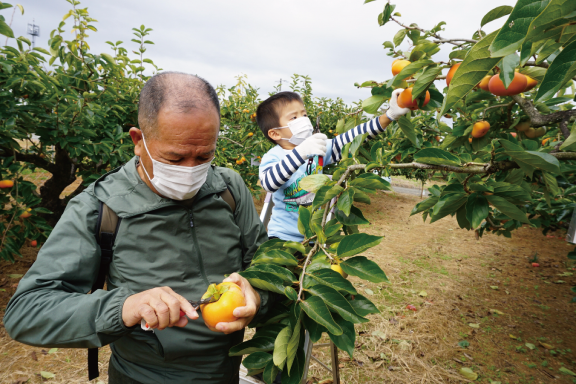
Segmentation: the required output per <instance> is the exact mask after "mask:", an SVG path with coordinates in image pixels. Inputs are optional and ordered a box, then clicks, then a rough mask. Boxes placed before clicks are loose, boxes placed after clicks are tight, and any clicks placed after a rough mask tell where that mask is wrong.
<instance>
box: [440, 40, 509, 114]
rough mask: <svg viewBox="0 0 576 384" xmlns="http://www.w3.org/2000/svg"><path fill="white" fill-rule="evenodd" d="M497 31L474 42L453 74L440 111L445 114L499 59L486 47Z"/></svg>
mask: <svg viewBox="0 0 576 384" xmlns="http://www.w3.org/2000/svg"><path fill="white" fill-rule="evenodd" d="M497 33H498V31H495V32H492V33H491V34H489V35H488V36H486V37H484V38H483V39H482V40H480V41H479V42H478V43H476V44H475V45H474V46H473V47H472V48H471V49H470V52H468V55H466V58H465V59H464V61H463V62H462V64H460V66H459V67H458V70H457V71H456V73H455V74H454V77H453V78H452V81H451V82H450V87H449V88H448V93H447V94H446V97H445V98H444V104H443V105H442V112H440V115H444V114H446V113H447V112H448V111H449V110H450V108H452V107H453V106H454V105H455V104H456V103H457V102H458V101H460V100H461V99H462V98H463V97H464V96H466V95H467V94H468V92H470V91H471V90H472V89H473V88H474V87H475V86H476V85H478V83H480V81H481V80H482V79H483V78H484V76H486V75H487V74H488V72H489V71H490V70H491V69H492V68H494V66H495V65H496V64H498V62H499V61H500V57H501V56H499V57H490V51H489V50H488V47H489V45H490V43H491V42H492V41H493V40H494V37H496V34H497Z"/></svg>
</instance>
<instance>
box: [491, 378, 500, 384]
mask: <svg viewBox="0 0 576 384" xmlns="http://www.w3.org/2000/svg"><path fill="white" fill-rule="evenodd" d="M488 380H490V384H502V382H501V381H492V379H488Z"/></svg>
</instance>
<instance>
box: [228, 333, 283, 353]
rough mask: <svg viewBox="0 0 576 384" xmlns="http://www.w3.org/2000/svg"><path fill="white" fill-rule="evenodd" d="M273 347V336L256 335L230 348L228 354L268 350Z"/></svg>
mask: <svg viewBox="0 0 576 384" xmlns="http://www.w3.org/2000/svg"><path fill="white" fill-rule="evenodd" d="M273 349H274V338H272V337H265V336H258V337H254V338H252V339H250V340H248V341H245V342H243V343H240V344H238V345H235V346H233V347H232V348H230V351H229V352H228V356H242V355H249V354H251V353H254V352H268V351H271V350H273Z"/></svg>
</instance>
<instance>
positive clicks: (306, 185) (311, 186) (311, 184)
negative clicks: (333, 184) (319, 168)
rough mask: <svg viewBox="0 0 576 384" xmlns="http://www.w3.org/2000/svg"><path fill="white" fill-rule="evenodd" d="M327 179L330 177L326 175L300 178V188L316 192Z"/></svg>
mask: <svg viewBox="0 0 576 384" xmlns="http://www.w3.org/2000/svg"><path fill="white" fill-rule="evenodd" d="M329 181H330V178H329V177H328V176H327V175H323V174H316V175H310V176H306V177H305V178H303V179H302V180H300V188H302V189H303V190H305V191H308V192H316V191H318V190H319V189H320V188H321V187H323V186H324V185H325V184H326V183H328V182H329Z"/></svg>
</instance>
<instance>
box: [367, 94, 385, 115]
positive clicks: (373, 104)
mask: <svg viewBox="0 0 576 384" xmlns="http://www.w3.org/2000/svg"><path fill="white" fill-rule="evenodd" d="M389 98H390V97H386V96H385V95H373V96H370V97H369V98H367V99H366V100H364V101H363V102H362V110H363V111H364V112H366V113H369V114H371V115H375V114H376V113H378V109H380V106H382V104H384V102H385V101H386V100H388V99H389Z"/></svg>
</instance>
